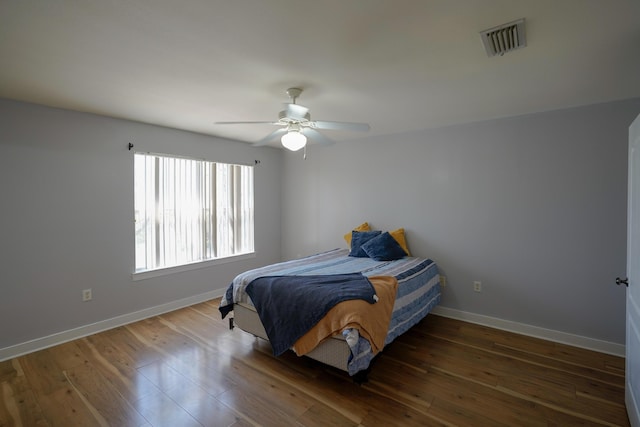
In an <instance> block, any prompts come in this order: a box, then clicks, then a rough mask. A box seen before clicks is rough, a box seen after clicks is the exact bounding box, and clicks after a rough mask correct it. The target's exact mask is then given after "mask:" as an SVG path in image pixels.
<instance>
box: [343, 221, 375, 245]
mask: <svg viewBox="0 0 640 427" xmlns="http://www.w3.org/2000/svg"><path fill="white" fill-rule="evenodd" d="M353 231H371V227H369V223H368V222H363V223H362V224H360V225H359V226H357V227H356V228H354V229H353ZM344 240H345V241H346V242H347V245H349V247H351V231H350V232H348V233H347V234H345V235H344Z"/></svg>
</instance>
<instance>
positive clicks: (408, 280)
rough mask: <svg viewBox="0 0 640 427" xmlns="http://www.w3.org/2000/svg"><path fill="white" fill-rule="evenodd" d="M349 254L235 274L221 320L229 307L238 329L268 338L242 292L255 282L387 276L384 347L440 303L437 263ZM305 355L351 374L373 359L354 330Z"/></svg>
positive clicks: (326, 255)
mask: <svg viewBox="0 0 640 427" xmlns="http://www.w3.org/2000/svg"><path fill="white" fill-rule="evenodd" d="M348 254H349V250H348V249H334V250H331V251H326V252H322V253H319V254H315V255H311V256H309V257H305V258H300V259H296V260H291V261H285V262H281V263H277V264H272V265H268V266H265V267H261V268H257V269H254V270H249V271H246V272H244V273H242V274H239V275H238V276H237V277H236V278H235V279H234V280H233V282H232V283H231V285H230V286H229V288H228V289H227V292H226V294H225V296H223V298H222V301H221V304H220V306H221V309H220V311H221V312H222V313H223V315H224V314H225V313H226V311H228V310H230V309H231V307H233V310H234V318H235V323H236V324H237V325H238V327H240V328H241V329H243V330H245V331H247V332H250V333H252V334H254V335H256V336H259V337H262V338H265V339H267V337H266V332H265V331H264V328H263V327H262V325H261V324H259V323H260V322H259V319H258V321H257V323H258V324H256V319H257V315H256V314H255V309H254V308H253V307H252V303H251V299H250V298H249V296H248V295H247V293H246V287H247V285H248V284H249V283H251V282H252V281H253V280H254V279H257V278H259V277H265V276H275V275H294V276H304V275H323V274H327V275H329V274H348V273H358V272H359V273H361V274H363V275H364V276H367V277H370V276H392V277H394V278H395V279H396V280H397V281H398V290H397V293H396V300H395V303H394V306H393V312H392V316H391V322H390V324H389V331H388V332H387V336H386V338H385V345H387V344H389V343H391V342H392V341H393V340H394V339H395V338H397V337H398V336H400V335H401V334H403V333H404V332H406V331H407V330H409V329H410V328H411V327H412V326H414V325H415V324H417V323H418V322H419V321H420V320H422V319H423V318H424V317H425V316H426V315H427V313H429V312H430V311H431V309H433V307H435V306H436V305H437V304H438V303H439V302H440V296H441V292H440V276H439V273H438V267H437V265H436V263H435V262H433V261H432V260H431V259H427V258H419V257H404V258H402V259H400V260H394V261H375V260H373V259H371V258H357V257H350V256H348ZM234 304H235V305H234ZM225 310H226V311H225ZM345 344H346V345H345ZM307 356H309V357H311V358H315V359H317V360H320V361H322V362H324V363H328V364H330V365H332V366H335V367H337V368H339V369H342V370H345V371H347V372H349V374H350V375H354V374H356V373H357V372H360V371H363V370H366V369H367V368H368V367H369V364H370V363H371V361H372V360H373V357H374V354H373V352H372V350H371V345H370V344H369V342H368V341H367V340H366V339H364V338H362V337H360V336H358V334H357V331H355V334H354V331H353V330H345V331H343V335H342V336H340V335H337V336H335V337H332V338H331V339H328V340H326V341H324V342H322V343H321V344H320V345H319V346H318V347H316V349H314V350H313V351H312V352H311V353H308V354H307ZM323 359H325V360H323ZM334 359H335V360H334ZM326 360H330V361H329V362H327V361H326Z"/></svg>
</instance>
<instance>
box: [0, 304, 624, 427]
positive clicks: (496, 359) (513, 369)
mask: <svg viewBox="0 0 640 427" xmlns="http://www.w3.org/2000/svg"><path fill="white" fill-rule="evenodd" d="M218 302H219V300H213V301H209V302H206V303H202V304H197V305H194V306H192V307H187V308H184V309H181V310H178V311H174V312H171V313H167V314H164V315H161V316H157V317H153V318H151V319H147V320H143V321H140V322H136V323H133V324H130V325H127V326H123V327H120V328H116V329H113V330H109V331H106V332H102V333H99V334H96V335H92V336H89V337H86V338H83V339H79V340H75V341H72V342H69V343H66V344H62V345H58V346H56V347H53V348H49V349H46V350H42V351H38V352H35V353H32V354H28V355H26V356H22V357H18V358H15V359H12V360H8V361H5V362H0V426H2V427H5V426H65V427H69V426H171V427H176V426H180V427H182V426H200V425H204V426H235V427H241V426H256V425H265V426H288V425H303V426H328V425H331V426H395V425H398V426H425V425H426V426H431V425H447V426H454V425H456V426H458V425H459V426H498V425H502V426H573V425H581V426H585V425H587V426H589V425H606V426H627V425H629V424H628V419H627V416H626V411H625V407H624V359H622V358H619V357H614V356H609V355H606V354H600V353H595V352H591V351H587V350H582V349H577V348H574V347H569V346H565V345H561V344H555V343H552V342H547V341H543V340H539V339H533V338H528V337H523V336H520V335H516V334H512V333H508V332H503V331H499V330H495V329H491V328H487V327H482V326H478V325H473V324H469V323H465V322H460V321H456V320H452V319H447V318H444V317H439V316H435V315H428V316H427V318H426V319H425V320H423V321H422V322H421V323H420V324H418V325H416V326H415V327H414V328H413V329H412V330H410V331H409V332H408V333H406V334H405V335H403V336H401V337H399V338H398V339H397V340H396V341H395V342H393V343H392V344H391V345H390V346H388V347H387V349H385V351H384V352H383V354H382V355H381V356H380V357H379V358H378V359H377V360H376V361H375V364H374V366H373V370H372V372H371V373H370V375H369V382H368V383H365V384H363V385H361V386H360V385H357V384H354V383H353V381H352V380H351V378H350V377H349V376H348V375H347V374H345V373H343V372H341V371H338V370H335V369H333V368H329V367H326V366H324V365H321V364H319V363H317V362H314V361H312V360H310V359H307V358H298V357H296V356H295V355H294V354H293V353H291V352H288V353H287V354H285V355H283V356H281V357H279V358H274V357H273V356H272V355H271V348H270V346H269V344H268V343H266V342H265V341H263V340H260V339H257V338H254V337H253V336H251V335H249V334H247V333H245V332H242V331H241V330H239V329H237V328H236V329H235V330H233V331H230V330H229V329H228V327H227V322H226V320H224V321H223V320H221V319H220V315H219V313H218V310H217V308H218Z"/></svg>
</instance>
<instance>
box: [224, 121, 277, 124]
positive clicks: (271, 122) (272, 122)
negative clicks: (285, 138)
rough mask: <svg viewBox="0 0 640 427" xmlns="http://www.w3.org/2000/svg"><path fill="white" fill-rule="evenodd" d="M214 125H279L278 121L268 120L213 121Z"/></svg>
mask: <svg viewBox="0 0 640 427" xmlns="http://www.w3.org/2000/svg"><path fill="white" fill-rule="evenodd" d="M213 124H214V125H279V124H280V123H278V122H274V121H270V122H214V123H213Z"/></svg>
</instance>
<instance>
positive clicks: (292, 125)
mask: <svg viewBox="0 0 640 427" xmlns="http://www.w3.org/2000/svg"><path fill="white" fill-rule="evenodd" d="M301 93H302V89H300V88H297V87H292V88H289V89H287V95H289V98H291V102H290V103H287V104H285V109H284V110H282V111H280V113H279V114H278V117H279V118H278V120H277V121H275V122H274V121H265V122H216V123H215V124H217V125H237V124H271V125H276V126H280V127H281V128H280V129H276V130H274V131H273V132H271V133H270V134H269V135H267V136H265V137H264V138H262V139H261V140H260V141H258V142H256V143H254V144H253V145H256V146H259V145H265V144H268V143H269V142H271V141H272V140H274V139H275V138H276V137H281V138H280V141H281V142H282V145H283V146H284V147H285V148H287V149H289V150H291V151H298V150H299V149H301V148H302V147H305V146H306V145H307V139H309V140H312V141H314V142H318V143H320V144H325V145H329V144H333V143H335V141H333V140H332V139H330V138H328V137H326V136H325V135H323V134H322V133H320V132H318V131H317V130H316V129H327V130H347V131H356V132H366V131H368V130H369V125H368V124H366V123H347V122H328V121H324V120H311V114H310V113H309V109H308V108H307V107H304V106H302V105H300V104H296V99H298V97H299V96H300V94H301Z"/></svg>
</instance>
